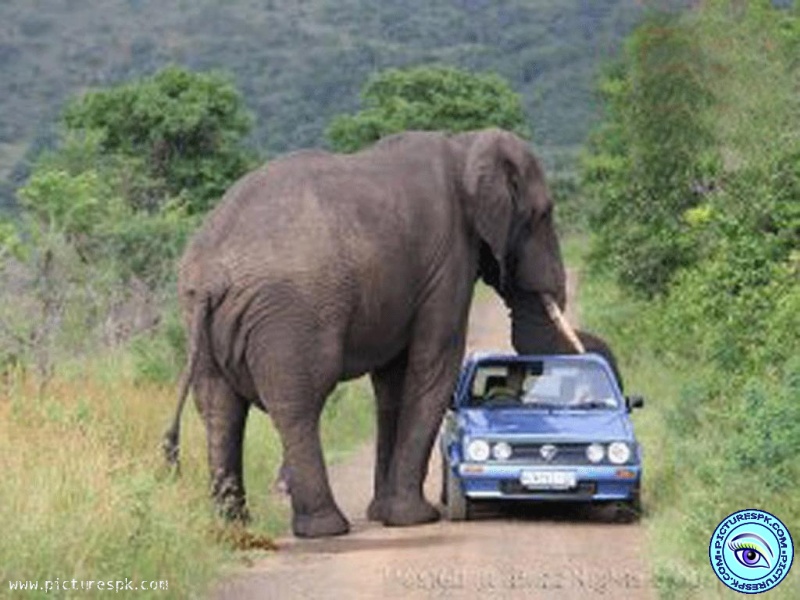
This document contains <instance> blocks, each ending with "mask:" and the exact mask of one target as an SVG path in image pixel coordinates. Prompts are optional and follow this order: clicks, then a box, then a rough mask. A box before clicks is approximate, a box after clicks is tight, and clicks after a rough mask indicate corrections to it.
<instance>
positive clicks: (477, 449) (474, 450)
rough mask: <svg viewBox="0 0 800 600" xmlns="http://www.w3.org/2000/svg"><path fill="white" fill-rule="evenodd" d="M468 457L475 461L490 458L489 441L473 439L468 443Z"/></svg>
mask: <svg viewBox="0 0 800 600" xmlns="http://www.w3.org/2000/svg"><path fill="white" fill-rule="evenodd" d="M467 458H468V459H469V460H474V461H475V462H483V461H485V460H487V459H488V458H489V442H487V441H486V440H472V441H471V442H470V443H469V444H467Z"/></svg>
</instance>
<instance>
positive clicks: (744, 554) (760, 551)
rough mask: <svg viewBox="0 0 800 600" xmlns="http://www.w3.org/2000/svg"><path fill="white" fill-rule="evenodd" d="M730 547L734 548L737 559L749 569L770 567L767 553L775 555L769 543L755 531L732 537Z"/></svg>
mask: <svg viewBox="0 0 800 600" xmlns="http://www.w3.org/2000/svg"><path fill="white" fill-rule="evenodd" d="M728 548H730V549H731V550H733V555H734V556H735V557H736V560H738V561H739V562H740V563H742V564H743V565H744V566H745V567H747V568H748V569H755V568H767V569H768V568H769V567H770V566H771V565H770V564H769V559H768V558H767V556H766V555H767V553H769V556H770V557H772V556H774V554H773V552H772V549H770V547H769V544H767V542H765V541H764V538H762V537H761V536H758V535H756V534H755V533H742V534H739V535H737V536H735V537H733V538H731V540H730V541H729V542H728Z"/></svg>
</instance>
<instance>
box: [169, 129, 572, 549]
mask: <svg viewBox="0 0 800 600" xmlns="http://www.w3.org/2000/svg"><path fill="white" fill-rule="evenodd" d="M487 270H488V271H487ZM487 276H488V277H491V279H492V281H493V282H494V285H495V287H496V289H497V290H499V292H500V294H501V296H502V297H503V298H504V299H505V300H506V301H507V302H509V303H510V304H511V305H512V306H513V303H514V302H515V301H516V300H517V299H519V298H523V297H527V296H525V295H524V294H523V293H522V292H525V294H527V293H531V294H533V295H542V296H543V297H545V298H547V299H548V301H549V302H550V304H551V305H553V306H555V307H556V310H560V309H563V308H564V303H565V300H566V289H565V274H564V265H563V262H562V258H561V250H560V247H559V241H558V238H557V235H556V231H555V228H554V223H553V204H552V200H551V197H550V194H549V191H548V188H547V184H546V182H545V177H544V172H543V169H542V166H541V164H540V162H539V160H538V159H537V158H536V157H535V156H534V154H533V153H532V152H531V150H530V148H529V145H528V143H526V142H525V141H524V140H522V139H521V138H519V137H517V136H516V135H515V134H512V133H510V132H507V131H504V130H500V129H485V130H480V131H472V132H467V133H459V134H446V133H442V132H405V133H402V134H396V135H393V136H390V137H387V138H384V139H382V140H380V141H378V142H377V143H375V144H374V145H373V146H371V147H369V148H367V149H365V150H362V151H359V152H357V153H354V154H347V155H345V154H336V153H331V152H327V151H323V150H302V151H297V152H293V153H290V154H287V155H284V156H281V157H278V158H276V159H274V160H272V161H270V162H269V163H267V164H266V165H265V166H263V167H261V168H259V169H257V170H255V171H253V172H251V173H248V174H246V175H245V176H243V177H242V178H241V179H240V180H239V181H237V182H236V183H235V184H234V185H233V186H232V187H231V188H230V189H229V190H228V191H227V192H226V194H225V195H224V196H223V198H222V200H221V201H220V203H219V205H218V206H217V207H216V208H215V209H214V210H213V211H212V212H211V213H209V215H208V216H207V217H206V219H205V221H204V223H203V224H202V225H201V227H200V229H199V230H198V231H197V233H196V234H195V235H194V236H193V238H192V239H191V240H190V242H189V244H188V246H187V248H186V250H185V252H184V254H183V256H182V258H181V261H180V264H179V268H178V296H179V301H180V304H181V310H182V314H183V319H184V323H185V327H186V330H187V337H188V348H189V350H188V358H187V365H186V367H185V369H184V372H183V375H182V381H181V385H180V392H179V402H178V409H177V411H176V414H175V418H174V421H173V424H172V426H171V427H170V429H169V430H168V432H167V434H166V436H165V442H164V448H165V451H166V453H167V456H168V458H169V459H170V460H172V461H177V456H178V444H179V439H178V438H179V427H180V415H181V411H182V407H183V404H184V402H185V399H186V396H187V393H188V391H189V389H192V390H193V392H194V399H195V404H196V405H197V408H198V410H199V412H200V413H201V415H202V417H203V420H204V422H205V425H206V432H207V444H208V461H209V467H210V471H211V482H212V483H211V487H212V495H213V497H214V499H215V501H216V503H217V506H218V507H219V509H220V510H221V511H222V512H223V513H224V514H226V515H227V516H228V517H231V518H246V517H247V508H246V503H245V489H244V483H243V480H242V440H243V435H244V426H245V421H246V418H247V415H248V410H249V408H250V406H251V405H255V406H256V407H257V408H260V409H262V410H264V411H266V412H268V413H269V415H270V416H271V418H272V420H273V422H274V424H275V427H276V430H277V432H278V434H279V436H280V440H281V445H282V450H283V455H284V457H285V461H286V467H287V469H288V471H289V472H291V489H290V496H291V506H292V530H293V533H294V534H295V536H297V537H322V536H332V535H340V534H344V533H347V532H348V531H349V523H348V521H347V519H346V518H345V516H344V515H343V514H342V512H341V510H340V509H339V507H338V506H337V504H336V502H335V500H334V498H333V495H332V492H331V489H330V485H329V481H328V476H327V472H326V469H325V463H324V458H323V452H322V448H321V443H320V437H319V419H320V414H321V411H322V409H323V406H324V403H325V399H326V397H327V396H328V395H329V394H330V392H331V391H332V390H333V388H334V386H335V385H336V384H337V382H339V381H344V380H348V379H352V378H356V377H359V376H361V375H364V374H369V377H370V378H371V382H372V386H373V389H374V392H375V397H376V404H377V410H376V414H377V430H378V435H377V438H378V439H377V444H376V459H375V472H374V482H373V484H374V496H373V499H372V501H371V503H370V505H369V507H368V511H367V515H368V518H369V519H371V520H374V521H379V522H382V523H383V524H384V525H388V526H407V525H414V524H421V523H427V522H432V521H435V520H437V519H438V518H439V513H438V511H437V510H436V508H435V507H434V506H433V505H432V504H431V503H429V502H428V501H427V500H426V499H425V498H424V496H423V491H422V485H423V481H424V479H425V476H426V474H427V469H428V458H429V456H430V453H431V449H432V446H433V443H434V440H435V438H436V435H437V431H438V426H439V424H440V421H441V419H442V417H443V414H444V412H445V410H446V407H447V403H448V399H449V398H450V396H451V394H452V392H453V388H454V386H455V382H456V378H457V375H458V370H459V368H460V365H461V361H462V358H463V355H464V350H465V337H466V327H467V316H468V312H469V308H470V303H471V299H472V295H473V287H474V284H475V282H476V281H477V280H478V278H479V277H487ZM541 306H542V304H541V303H539V304H538V305H537V308H538V307H541ZM517 314H527V312H526V311H522V310H521V309H518V310H517ZM540 316H541V317H542V318H544V315H540Z"/></svg>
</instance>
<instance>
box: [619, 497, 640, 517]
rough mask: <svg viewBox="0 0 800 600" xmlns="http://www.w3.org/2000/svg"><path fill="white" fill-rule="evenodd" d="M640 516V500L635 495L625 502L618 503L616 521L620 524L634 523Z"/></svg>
mask: <svg viewBox="0 0 800 600" xmlns="http://www.w3.org/2000/svg"><path fill="white" fill-rule="evenodd" d="M641 516H642V499H641V497H640V496H639V494H638V493H636V494H635V495H634V496H633V497H632V498H631V499H630V500H628V501H627V502H620V503H619V504H618V506H617V515H616V520H617V521H619V522H621V523H635V522H636V521H638V520H639V518H640V517H641Z"/></svg>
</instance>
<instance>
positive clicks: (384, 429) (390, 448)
mask: <svg viewBox="0 0 800 600" xmlns="http://www.w3.org/2000/svg"><path fill="white" fill-rule="evenodd" d="M407 358H408V357H407V354H406V353H405V352H403V354H402V355H401V356H400V357H398V358H396V359H395V360H393V361H392V362H391V363H389V364H388V365H387V366H385V367H383V368H382V369H379V370H377V371H375V372H373V373H372V375H371V377H372V386H373V388H374V390H375V398H376V400H377V407H378V408H377V421H378V441H377V446H376V452H375V493H374V496H373V498H372V502H370V505H369V508H368V509H367V518H368V519H369V520H370V521H383V519H384V516H385V505H386V501H387V500H388V498H389V497H390V496H391V490H390V487H389V469H390V466H391V460H392V455H393V454H394V445H395V442H396V440H397V421H398V417H399V414H400V403H401V402H402V400H403V380H404V379H405V375H406V366H407V364H408V360H407Z"/></svg>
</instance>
